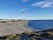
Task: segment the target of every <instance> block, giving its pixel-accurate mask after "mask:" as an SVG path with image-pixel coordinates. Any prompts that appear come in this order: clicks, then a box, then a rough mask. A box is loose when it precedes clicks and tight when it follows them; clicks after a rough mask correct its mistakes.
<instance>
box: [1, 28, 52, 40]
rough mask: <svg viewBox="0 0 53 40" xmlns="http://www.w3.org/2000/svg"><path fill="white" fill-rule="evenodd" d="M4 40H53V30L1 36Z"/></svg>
mask: <svg viewBox="0 0 53 40" xmlns="http://www.w3.org/2000/svg"><path fill="white" fill-rule="evenodd" d="M0 39H2V40H53V29H48V30H42V31H32V32H23V33H21V34H10V35H5V36H0Z"/></svg>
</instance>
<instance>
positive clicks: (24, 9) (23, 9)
mask: <svg viewBox="0 0 53 40" xmlns="http://www.w3.org/2000/svg"><path fill="white" fill-rule="evenodd" d="M26 10H27V9H26V8H22V9H19V11H26Z"/></svg>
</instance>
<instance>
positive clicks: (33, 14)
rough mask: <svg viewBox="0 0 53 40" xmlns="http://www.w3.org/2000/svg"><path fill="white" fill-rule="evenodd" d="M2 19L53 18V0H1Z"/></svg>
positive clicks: (0, 12)
mask: <svg viewBox="0 0 53 40" xmlns="http://www.w3.org/2000/svg"><path fill="white" fill-rule="evenodd" d="M0 18H1V19H3V18H4V19H12V18H14V19H53V0H0Z"/></svg>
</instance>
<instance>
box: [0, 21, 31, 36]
mask: <svg viewBox="0 0 53 40" xmlns="http://www.w3.org/2000/svg"><path fill="white" fill-rule="evenodd" d="M27 22H28V21H27V20H0V36H3V35H9V34H16V33H22V32H26V31H28V32H30V31H32V30H31V29H30V28H28V27H26V26H27Z"/></svg>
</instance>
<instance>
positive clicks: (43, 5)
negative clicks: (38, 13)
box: [31, 0, 53, 8]
mask: <svg viewBox="0 0 53 40" xmlns="http://www.w3.org/2000/svg"><path fill="white" fill-rule="evenodd" d="M31 6H37V7H41V8H48V7H52V6H53V1H52V0H43V1H40V2H36V3H33V4H32V5H31Z"/></svg>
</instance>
